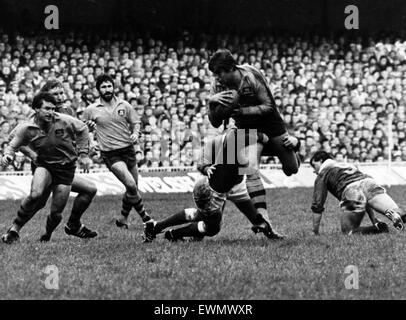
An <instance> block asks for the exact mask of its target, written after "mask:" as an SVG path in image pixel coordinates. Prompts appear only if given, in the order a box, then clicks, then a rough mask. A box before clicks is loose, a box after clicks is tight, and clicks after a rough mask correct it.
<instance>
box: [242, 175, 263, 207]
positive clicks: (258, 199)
mask: <svg viewBox="0 0 406 320" xmlns="http://www.w3.org/2000/svg"><path fill="white" fill-rule="evenodd" d="M246 185H247V191H248V194H249V196H250V198H251V200H252V202H253V203H254V206H255V208H256V209H260V208H262V209H265V210H267V206H266V192H265V188H264V185H263V184H262V180H261V177H260V176H259V174H258V171H256V173H254V174H252V175H249V176H247V181H246Z"/></svg>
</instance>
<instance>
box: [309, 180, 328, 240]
mask: <svg viewBox="0 0 406 320" xmlns="http://www.w3.org/2000/svg"><path fill="white" fill-rule="evenodd" d="M327 192H328V191H327V186H326V184H325V183H324V180H323V178H322V177H321V176H317V178H316V181H315V182H314V190H313V202H312V206H311V209H312V211H313V232H314V234H316V235H318V234H319V229H320V221H321V217H322V213H323V211H324V203H325V202H326V199H327Z"/></svg>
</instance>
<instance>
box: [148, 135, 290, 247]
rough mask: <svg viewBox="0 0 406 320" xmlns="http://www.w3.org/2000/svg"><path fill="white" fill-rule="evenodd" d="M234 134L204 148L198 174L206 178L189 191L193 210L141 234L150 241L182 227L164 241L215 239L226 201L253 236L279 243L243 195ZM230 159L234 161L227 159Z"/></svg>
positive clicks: (265, 218)
mask: <svg viewBox="0 0 406 320" xmlns="http://www.w3.org/2000/svg"><path fill="white" fill-rule="evenodd" d="M237 134H238V130H237V129H235V128H233V129H229V130H228V131H227V132H226V133H225V134H223V135H221V136H217V137H215V138H214V139H212V140H211V141H210V142H209V143H207V144H206V145H205V146H204V148H203V152H202V157H201V163H200V164H199V165H198V170H199V171H200V172H201V173H202V174H203V175H205V176H206V177H203V178H201V179H199V180H198V181H197V182H196V185H195V187H194V189H193V198H194V201H195V204H196V207H197V208H187V209H184V210H181V211H180V212H178V213H176V214H174V215H172V216H170V217H168V218H166V219H163V220H161V221H157V222H156V221H153V222H147V223H146V224H145V230H146V231H145V234H146V236H147V237H148V239H149V240H150V241H151V240H152V239H154V238H155V236H156V235H157V234H158V233H161V232H162V231H163V230H164V229H166V228H169V227H171V226H175V225H180V224H185V223H189V224H187V225H186V226H184V227H180V228H177V229H173V230H172V229H170V230H168V231H166V232H165V238H166V239H168V240H171V241H176V240H179V239H183V237H192V238H195V239H202V238H203V237H204V236H209V237H212V236H215V235H216V234H217V233H218V232H219V231H220V226H221V219H222V215H223V210H224V206H225V203H226V200H231V201H232V202H234V204H235V205H236V206H237V208H238V209H239V210H240V211H241V212H242V213H243V214H244V215H245V216H246V217H247V218H248V220H249V221H250V222H251V223H252V225H253V227H252V230H253V231H254V232H255V233H258V232H263V233H264V234H265V236H266V237H268V238H269V239H283V236H281V235H279V234H278V233H276V232H275V231H274V230H273V229H272V226H271V224H270V222H269V218H268V216H267V215H265V216H264V215H263V214H262V213H260V212H259V211H257V210H256V208H255V207H254V205H253V203H252V201H251V199H250V197H249V195H248V193H247V190H246V185H245V182H244V181H243V178H244V176H243V175H241V174H239V172H238V170H239V167H241V166H246V165H247V160H246V159H237V158H236V152H235V151H236V145H237V144H238V138H237ZM260 138H261V137H258V139H260ZM233 154H234V155H233ZM230 155H231V157H235V158H234V159H231V158H230Z"/></svg>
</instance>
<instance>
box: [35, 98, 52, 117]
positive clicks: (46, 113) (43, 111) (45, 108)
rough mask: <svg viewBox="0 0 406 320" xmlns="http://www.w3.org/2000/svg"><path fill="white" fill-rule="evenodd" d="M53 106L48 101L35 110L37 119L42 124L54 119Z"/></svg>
mask: <svg viewBox="0 0 406 320" xmlns="http://www.w3.org/2000/svg"><path fill="white" fill-rule="evenodd" d="M54 112H55V105H54V104H53V103H51V102H48V101H43V102H42V106H41V108H39V109H37V117H38V119H39V120H41V121H44V122H51V121H52V119H53V117H54Z"/></svg>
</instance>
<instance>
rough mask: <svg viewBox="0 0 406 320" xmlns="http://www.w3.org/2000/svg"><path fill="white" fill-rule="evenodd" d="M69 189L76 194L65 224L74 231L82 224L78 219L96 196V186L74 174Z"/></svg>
mask: <svg viewBox="0 0 406 320" xmlns="http://www.w3.org/2000/svg"><path fill="white" fill-rule="evenodd" d="M71 191H72V192H75V193H77V194H78V195H77V196H76V198H75V200H74V201H73V205H72V211H71V214H70V216H69V220H68V222H67V224H66V226H67V228H68V229H69V230H73V231H74V230H78V229H79V228H80V227H81V226H82V223H81V221H80V219H81V217H82V215H83V213H84V212H85V211H86V209H87V208H88V207H89V205H90V203H91V202H92V200H93V198H94V197H95V196H96V193H97V188H96V185H95V184H94V183H93V182H90V181H88V180H86V179H84V178H82V177H79V176H77V175H75V177H74V178H73V181H72V188H71Z"/></svg>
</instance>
